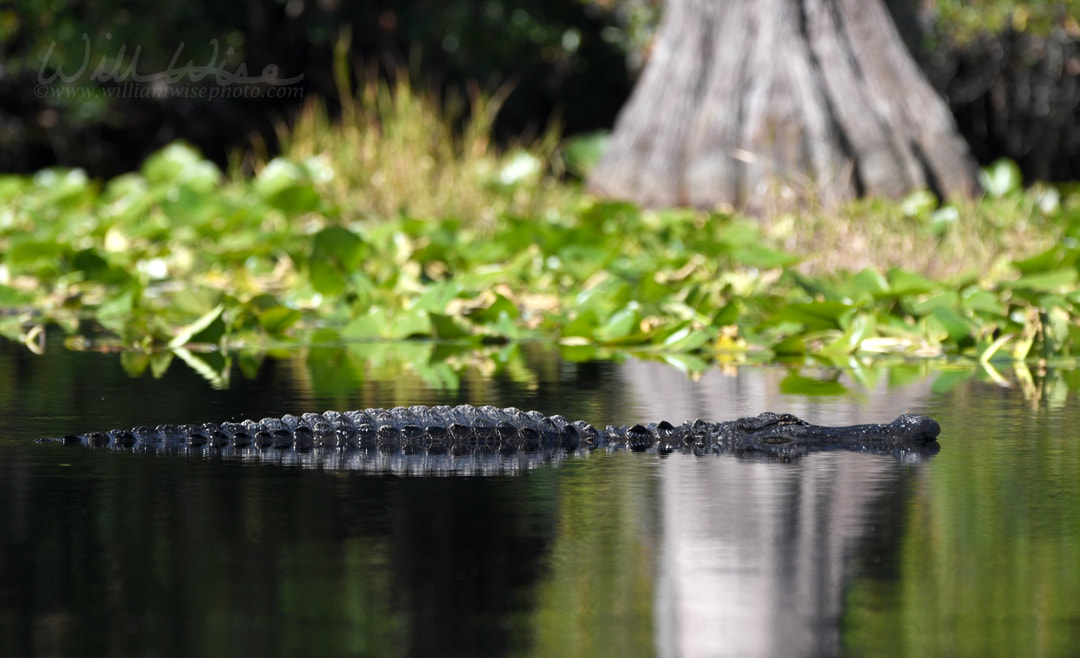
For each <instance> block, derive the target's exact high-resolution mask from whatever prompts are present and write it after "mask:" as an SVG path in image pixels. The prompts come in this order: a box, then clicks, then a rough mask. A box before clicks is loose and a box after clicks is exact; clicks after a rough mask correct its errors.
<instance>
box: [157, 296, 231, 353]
mask: <svg viewBox="0 0 1080 658" xmlns="http://www.w3.org/2000/svg"><path fill="white" fill-rule="evenodd" d="M224 310H225V305H224V304H218V305H217V306H215V307H214V308H213V309H211V310H210V311H209V312H208V313H206V314H205V315H203V316H202V317H201V318H199V319H198V320H196V321H194V322H192V323H191V324H189V325H187V326H186V327H183V328H182V329H181V330H180V331H179V332H178V333H177V334H176V336H175V337H173V339H172V340H170V341H169V345H168V346H169V348H170V349H175V348H178V347H183V346H184V345H187V344H188V343H190V342H192V340H193V339H194V338H195V337H196V336H197V335H198V334H200V333H202V332H203V331H205V330H206V329H208V328H209V327H210V325H212V324H213V323H214V322H216V321H217V320H218V319H219V318H220V317H221V312H222V311H224Z"/></svg>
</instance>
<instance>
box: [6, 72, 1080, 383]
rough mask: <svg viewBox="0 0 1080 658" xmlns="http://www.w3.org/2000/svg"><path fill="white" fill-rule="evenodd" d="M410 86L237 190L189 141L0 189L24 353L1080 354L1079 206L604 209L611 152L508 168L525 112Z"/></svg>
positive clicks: (355, 106)
mask: <svg viewBox="0 0 1080 658" xmlns="http://www.w3.org/2000/svg"><path fill="white" fill-rule="evenodd" d="M338 73H339V75H342V72H341V71H339V72H338ZM403 77H404V76H402V77H400V78H398V79H396V80H392V81H391V82H389V83H387V82H385V81H384V82H372V83H370V84H366V85H363V86H362V87H361V88H360V90H359V91H358V92H357V93H355V94H352V93H347V94H342V98H347V99H349V100H348V101H346V102H343V103H342V110H341V117H340V118H339V119H336V120H332V119H331V118H330V116H329V114H328V112H327V111H326V110H325V108H324V107H323V106H322V105H321V104H319V103H317V102H311V103H309V104H308V105H307V107H306V108H305V110H304V111H303V112H302V114H301V115H300V116H299V117H298V119H297V120H296V121H295V123H294V124H293V125H292V126H291V127H289V128H284V127H282V128H281V130H280V139H281V144H282V155H281V156H279V157H276V158H273V159H269V160H267V159H266V158H265V157H264V158H261V159H259V160H257V161H254V162H252V161H251V160H250V159H249V160H248V161H246V162H245V161H241V159H240V158H239V157H238V158H236V159H235V160H234V163H233V165H232V166H231V167H230V168H229V171H227V172H222V171H221V170H219V169H218V167H217V166H216V165H214V164H213V163H212V162H210V161H208V160H206V159H205V158H203V157H202V155H200V154H199V153H198V152H197V151H195V150H194V149H192V148H191V147H189V146H187V145H185V144H183V143H174V144H172V145H170V146H168V147H166V148H165V149H162V150H161V151H158V152H157V153H155V154H154V155H153V156H151V157H150V158H148V159H147V160H146V161H145V163H144V164H143V166H142V168H141V169H140V170H139V171H137V172H132V173H129V174H125V175H122V176H119V177H117V178H113V179H111V180H108V181H98V180H92V179H90V178H88V177H87V176H86V174H85V173H84V172H82V171H81V170H78V169H74V170H65V169H46V170H43V171H40V172H38V173H36V174H35V175H32V176H14V175H8V176H0V208H2V210H0V306H2V307H3V308H5V309H6V312H5V313H4V314H2V315H0V335H3V336H5V337H7V338H9V339H12V340H17V341H23V342H27V343H28V344H30V343H32V342H33V340H35V339H36V338H37V337H39V336H40V335H41V326H42V325H48V324H55V325H59V326H60V327H61V328H62V330H63V332H64V333H65V334H67V335H69V336H81V337H83V338H86V339H90V340H91V341H92V342H94V343H97V344H100V343H102V342H104V343H107V344H109V345H112V346H118V347H123V348H128V349H135V350H144V351H152V350H156V349H160V348H179V347H184V346H191V347H194V348H200V347H201V348H206V349H225V350H228V349H232V348H239V347H246V346H281V345H306V344H313V343H332V342H339V343H340V342H355V341H373V340H404V339H431V340H437V341H450V342H455V343H462V344H466V345H469V344H475V345H480V344H491V343H503V342H516V341H526V340H544V341H553V342H558V343H559V344H561V345H564V346H571V347H595V348H597V349H604V350H607V349H635V350H648V351H656V352H661V353H670V354H684V355H694V356H695V359H698V360H710V359H712V358H715V357H717V356H719V355H723V356H724V358H725V359H730V358H734V359H739V358H742V357H747V358H755V359H757V358H776V357H788V356H795V357H798V356H800V355H810V356H819V357H824V358H836V357H848V356H851V355H857V356H867V357H877V356H881V355H899V356H902V357H939V356H949V357H963V358H967V359H977V360H981V361H983V362H987V361H989V360H992V359H1002V360H1022V361H1029V362H1030V361H1036V362H1044V361H1052V360H1058V359H1069V358H1071V357H1073V356H1074V355H1075V354H1076V352H1077V350H1078V349H1080V324H1078V317H1080V293H1078V292H1077V286H1076V284H1077V279H1078V278H1080V270H1078V261H1080V244H1078V243H1077V236H1078V235H1080V187H1078V186H1076V185H1070V184H1064V185H1063V184H1057V185H1044V184H1036V185H1032V186H1030V187H1026V188H1025V187H1023V185H1022V184H1021V181H1020V175H1019V171H1018V170H1017V168H1016V166H1015V164H1013V163H1011V162H1007V161H1003V162H998V163H995V164H994V165H992V166H991V167H989V168H987V169H986V170H984V172H983V178H982V182H983V185H984V187H985V188H986V190H987V193H986V195H985V196H984V197H983V198H980V199H978V200H976V201H973V202H968V203H958V204H953V203H949V204H944V205H942V204H939V202H938V200H937V199H936V198H935V197H934V196H933V195H932V194H929V193H927V192H919V193H915V194H912V195H910V196H908V197H907V198H905V199H901V200H898V201H885V200H880V199H869V200H860V201H856V202H853V203H851V204H848V205H847V206H845V207H844V208H843V209H841V210H840V211H839V212H838V213H834V214H832V215H826V214H825V213H823V212H820V211H817V210H814V209H807V210H802V211H798V212H788V213H781V214H778V215H776V216H774V217H771V218H769V219H767V220H763V221H759V220H756V219H753V218H750V217H745V216H741V215H739V214H737V213H734V212H723V211H716V212H703V211H697V210H688V209H670V210H644V209H640V208H637V207H634V206H632V205H629V204H625V203H620V202H615V201H608V200H601V199H595V198H592V197H589V196H588V195H586V194H585V193H584V192H582V190H581V186H580V183H579V182H578V178H577V175H580V173H581V172H583V171H585V170H587V167H588V166H589V163H590V162H592V161H595V159H596V153H597V152H598V149H599V148H601V147H602V142H603V139H602V137H598V136H584V137H580V138H576V139H569V140H560V139H559V137H558V134H557V131H555V130H550V131H548V132H546V133H544V134H542V135H541V136H539V137H538V138H536V139H534V140H532V141H530V142H527V143H522V144H520V145H518V146H511V147H508V148H498V147H496V146H495V144H494V140H493V139H492V137H491V127H492V124H493V121H494V118H495V115H496V113H497V111H498V107H499V101H500V99H499V98H497V97H495V98H492V97H485V96H483V95H482V94H480V93H475V94H473V95H472V96H471V97H470V98H469V99H467V100H465V99H463V100H461V101H460V102H455V101H454V100H453V99H451V100H450V101H444V102H442V103H440V102H438V101H437V100H435V99H434V97H432V96H430V95H425V94H423V93H419V92H417V91H416V90H414V89H412V88H411V87H410V86H409V84H408V83H407V82H405V81H404V80H403ZM340 79H341V80H347V79H348V78H347V76H343V77H341V78H340ZM256 152H258V149H256ZM245 169H246V170H249V171H254V172H255V173H254V175H245V174H244V173H242V172H243V171H244V170H245ZM69 343H70V344H71V345H78V344H80V343H79V341H69Z"/></svg>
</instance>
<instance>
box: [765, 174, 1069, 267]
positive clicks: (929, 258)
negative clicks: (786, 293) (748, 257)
mask: <svg viewBox="0 0 1080 658" xmlns="http://www.w3.org/2000/svg"><path fill="white" fill-rule="evenodd" d="M1037 199H1038V195H1037V193H1036V192H1034V191H1029V192H1027V193H1024V194H1013V195H1010V196H1008V197H1005V198H996V199H995V198H989V197H987V198H983V199H979V200H975V201H961V202H957V203H953V204H950V205H948V206H943V207H941V208H936V207H935V205H936V200H935V199H933V198H932V196H931V195H928V194H926V193H915V194H913V195H912V196H910V197H908V198H907V199H904V200H901V201H890V200H883V199H863V200H856V201H852V202H849V203H847V204H845V205H843V206H842V207H841V208H839V209H838V211H836V212H834V213H825V212H822V211H819V210H809V211H803V212H800V213H785V214H782V215H778V216H775V217H772V218H769V219H766V220H764V221H763V223H762V230H763V233H764V235H765V238H766V240H767V242H768V243H769V244H770V246H772V247H774V248H777V249H782V250H784V251H788V252H790V253H793V254H797V255H799V256H801V257H802V259H803V260H802V262H801V263H800V264H799V265H798V266H797V269H798V270H799V271H800V272H803V273H805V274H824V273H828V272H836V271H845V270H846V271H852V272H854V271H858V270H862V269H864V268H867V267H870V268H876V269H879V270H883V271H884V270H887V269H889V268H892V267H899V268H903V269H906V270H909V271H913V272H918V273H920V274H922V275H924V276H927V277H930V278H933V279H955V278H958V277H975V278H977V279H979V280H982V281H987V282H990V281H1000V280H1003V279H1008V278H1010V277H1011V276H1013V275H1014V271H1013V270H1012V268H1011V263H1012V262H1013V261H1015V260H1019V259H1022V258H1025V257H1027V256H1030V255H1031V254H1034V253H1038V252H1041V251H1044V250H1046V249H1048V248H1050V247H1051V246H1052V245H1054V244H1055V243H1057V241H1058V240H1060V239H1061V236H1062V234H1063V230H1064V227H1063V226H1062V224H1061V222H1060V221H1056V220H1055V218H1054V216H1053V213H1050V214H1044V213H1043V212H1042V211H1040V209H1039V205H1038V202H1037Z"/></svg>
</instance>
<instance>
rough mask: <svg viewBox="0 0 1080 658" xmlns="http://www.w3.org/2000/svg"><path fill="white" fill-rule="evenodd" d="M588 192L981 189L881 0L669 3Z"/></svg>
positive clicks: (732, 199) (825, 198)
mask: <svg viewBox="0 0 1080 658" xmlns="http://www.w3.org/2000/svg"><path fill="white" fill-rule="evenodd" d="M588 183H589V188H590V189H591V190H592V191H593V192H595V193H598V194H600V195H604V196H613V197H618V198H624V199H629V200H632V201H636V202H638V203H641V204H644V205H648V206H672V205H687V206H697V207H702V208H714V207H717V206H726V205H730V206H734V207H740V208H746V209H750V210H762V209H768V208H772V207H776V205H777V204H778V203H781V204H782V203H783V201H781V200H782V199H785V198H788V199H791V198H798V199H801V200H807V199H809V200H812V201H817V202H820V203H822V204H824V205H825V206H826V207H832V206H834V205H835V204H837V203H838V202H840V201H843V200H845V199H849V198H851V197H854V196H861V195H882V196H890V197H897V196H902V195H904V194H906V193H907V192H909V191H911V190H913V189H916V188H921V187H925V188H929V189H931V190H933V191H934V192H936V193H937V194H938V195H939V196H970V195H971V194H973V193H974V192H975V191H976V190H977V183H976V180H975V164H974V161H973V160H972V159H971V156H970V154H969V152H968V147H967V144H966V143H965V142H964V141H963V139H962V138H961V137H960V136H959V134H958V133H957V131H956V126H955V124H954V121H953V118H952V116H951V115H950V114H949V110H948V108H947V107H946V105H945V103H944V102H943V101H942V100H941V98H940V97H938V96H937V94H936V93H935V92H934V90H933V88H931V86H930V84H929V83H928V82H927V81H926V79H925V78H924V77H923V75H922V73H921V71H920V70H919V68H918V67H917V65H916V64H915V62H914V61H913V59H912V58H911V55H910V54H909V53H908V51H907V49H906V48H905V47H904V44H903V41H902V40H901V38H900V35H899V34H898V33H897V30H896V28H895V26H894V25H893V22H892V19H891V18H890V16H889V14H888V12H887V10H886V9H885V6H884V4H883V3H882V0H669V1H668V4H667V7H666V14H665V18H664V22H663V24H662V25H661V27H660V31H659V33H658V36H657V42H656V47H655V49H654V52H653V55H652V58H651V59H650V61H649V63H648V65H647V66H646V68H645V71H644V72H643V74H642V77H641V79H640V81H639V82H638V85H637V87H636V88H635V90H634V93H633V95H632V96H631V98H630V100H629V101H628V102H627V104H626V106H625V107H624V108H623V110H622V112H621V113H620V115H619V118H618V121H617V123H616V125H615V131H614V134H613V135H612V141H611V144H610V146H609V148H608V151H607V152H606V154H605V156H604V158H603V159H602V160H601V162H600V163H599V164H598V165H597V167H596V169H595V170H594V172H593V174H592V175H591V176H590V178H589V181H588Z"/></svg>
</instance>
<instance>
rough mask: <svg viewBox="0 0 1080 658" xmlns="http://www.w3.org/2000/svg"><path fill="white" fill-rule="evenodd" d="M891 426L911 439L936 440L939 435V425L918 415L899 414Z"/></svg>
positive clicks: (931, 419)
mask: <svg viewBox="0 0 1080 658" xmlns="http://www.w3.org/2000/svg"><path fill="white" fill-rule="evenodd" d="M890 424H891V425H894V426H895V427H896V429H897V431H899V432H901V433H902V434H904V435H905V436H910V437H911V438H913V439H926V440H927V441H929V440H931V439H936V438H937V437H938V435H939V434H941V425H938V422H937V421H936V420H934V419H933V418H929V417H927V416H923V415H920V414H901V415H900V416H899V417H898V418H897V419H896V420H894V421H893V422H892V423H890Z"/></svg>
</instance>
